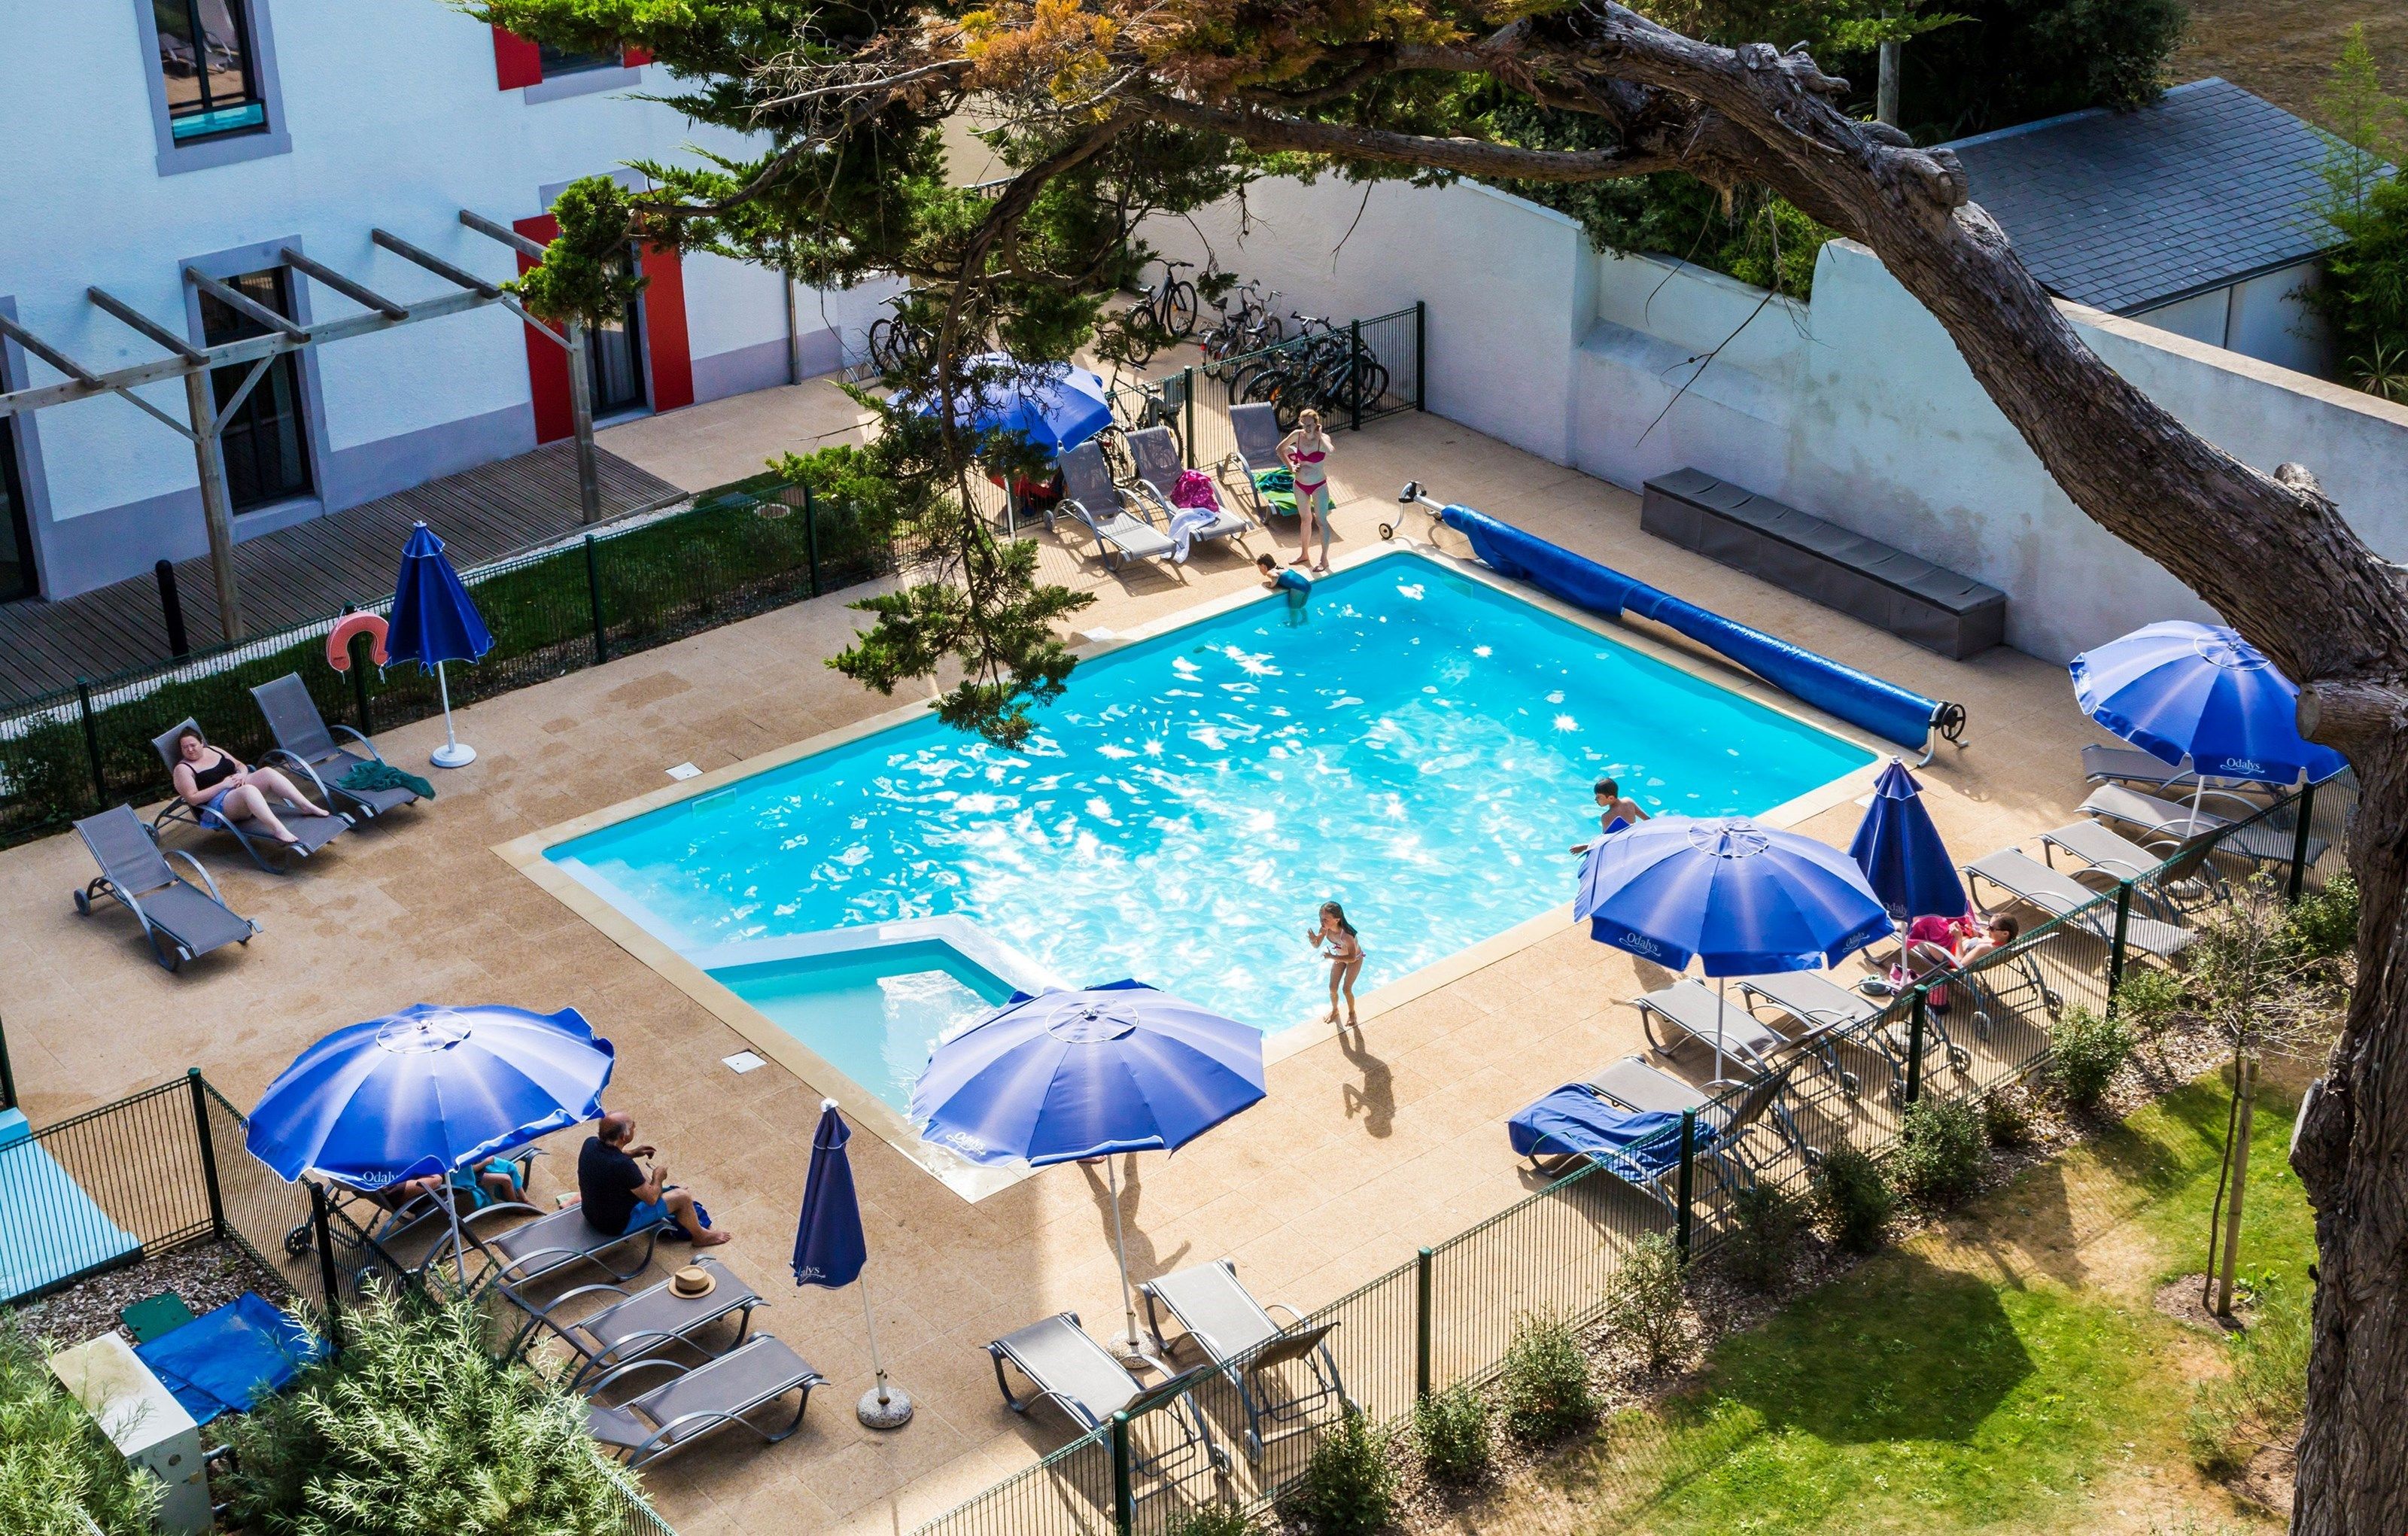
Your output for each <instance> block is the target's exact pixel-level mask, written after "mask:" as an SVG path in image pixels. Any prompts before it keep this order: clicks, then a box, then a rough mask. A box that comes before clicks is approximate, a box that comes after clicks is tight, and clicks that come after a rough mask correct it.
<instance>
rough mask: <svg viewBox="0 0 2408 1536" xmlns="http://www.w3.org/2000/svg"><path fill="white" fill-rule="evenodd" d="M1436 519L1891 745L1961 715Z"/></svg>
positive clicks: (1566, 558) (1506, 535)
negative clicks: (1649, 621) (1650, 621)
mask: <svg viewBox="0 0 2408 1536" xmlns="http://www.w3.org/2000/svg"><path fill="white" fill-rule="evenodd" d="M1438 515H1439V521H1440V522H1441V523H1443V524H1446V525H1447V526H1448V527H1450V528H1454V529H1455V530H1456V531H1458V532H1460V533H1461V534H1463V535H1464V536H1465V537H1466V538H1469V539H1470V540H1471V548H1472V553H1475V554H1477V555H1479V556H1480V558H1481V560H1482V562H1483V563H1484V564H1485V565H1487V566H1488V567H1489V568H1491V569H1492V570H1495V571H1496V572H1497V573H1498V575H1500V576H1510V577H1512V578H1514V579H1515V580H1516V581H1527V582H1529V583H1530V584H1531V585H1532V586H1535V587H1537V588H1538V589H1539V590H1540V591H1541V592H1545V593H1548V594H1550V595H1552V596H1556V597H1560V598H1562V599H1563V600H1564V601H1565V602H1568V603H1571V604H1574V605H1576V606H1578V607H1581V608H1584V609H1587V610H1589V611H1591V612H1593V613H1602V614H1604V615H1606V616H1607V617H1609V618H1620V617H1621V616H1622V614H1623V613H1624V612H1625V611H1628V612H1631V613H1636V614H1637V615H1639V616H1640V617H1641V618H1642V619H1653V620H1654V621H1656V623H1657V624H1662V625H1664V626H1665V627H1666V628H1668V629H1673V630H1677V631H1679V632H1680V633H1681V634H1683V635H1685V636H1687V637H1688V638H1689V639H1693V640H1696V641H1697V642H1698V643H1699V644H1700V645H1703V646H1707V647H1710V648H1711V649H1713V650H1714V651H1716V652H1719V653H1721V654H1723V655H1726V656H1728V657H1729V658H1730V659H1731V660H1733V661H1735V662H1737V663H1739V664H1740V665H1741V666H1742V667H1744V668H1747V669H1748V670H1749V671H1751V672H1754V673H1755V674H1756V676H1758V677H1760V678H1762V679H1764V681H1765V682H1770V683H1771V684H1772V685H1773V686H1774V687H1776V688H1779V689H1781V690H1782V691H1783V692H1785V693H1787V694H1790V695H1792V696H1796V697H1798V698H1800V699H1803V700H1805V701H1806V702H1807V703H1809V704H1812V705H1813V706H1814V707H1815V708H1816V709H1818V710H1822V711H1826V712H1828V713H1829V714H1832V715H1836V716H1837V717H1839V718H1840V719H1842V720H1844V721H1847V722H1848V723H1849V724H1850V725H1860V726H1862V727H1864V728H1865V729H1866V730H1869V731H1871V732H1872V733H1873V734H1874V735H1876V736H1879V737H1881V738H1883V739H1885V740H1890V741H1896V742H1898V743H1899V744H1900V745H1901V746H1908V747H1916V748H1920V747H1922V746H1923V745H1924V744H1925V742H1926V740H1927V739H1928V738H1929V736H1930V734H1931V731H1932V728H1933V727H1934V726H1935V725H1937V726H1940V727H1941V728H1942V734H1944V735H1947V736H1950V737H1951V738H1953V737H1954V736H1955V735H1956V730H1957V722H1960V721H1961V720H1962V718H1963V716H1962V711H1959V710H1957V707H1956V706H1955V705H1945V704H1942V703H1941V702H1940V701H1939V700H1937V699H1931V698H1926V697H1924V696H1922V695H1921V694H1917V693H1911V692H1909V691H1908V690H1906V689H1904V688H1901V687H1899V685H1898V684H1896V683H1894V682H1883V681H1882V680H1881V679H1879V678H1877V677H1873V676H1871V675H1869V674H1867V673H1864V672H1859V671H1857V670H1856V668H1853V667H1843V666H1842V665H1841V664H1840V663H1838V662H1836V661H1833V660H1831V659H1830V658H1829V657H1828V656H1819V655H1816V654H1815V653H1813V652H1812V651H1808V650H1804V649H1802V648H1800V647H1799V646H1795V645H1792V644H1790V643H1789V642H1788V641H1787V640H1783V639H1774V638H1773V637H1772V636H1770V635H1768V634H1766V633H1764V631H1762V630H1760V629H1750V628H1749V627H1748V626H1747V625H1745V624H1736V623H1733V622H1732V621H1731V620H1729V619H1726V618H1724V617H1723V616H1722V615H1720V614H1718V613H1709V612H1707V611H1706V610H1704V609H1702V608H1699V607H1698V606H1697V605H1696V604H1694V603H1687V602H1684V601H1682V600H1681V599H1680V598H1678V597H1675V596H1672V595H1671V594H1670V593H1669V592H1664V591H1661V590H1659V589H1658V588H1656V587H1651V586H1649V585H1648V584H1647V583H1646V582H1644V581H1639V580H1637V579H1636V578H1633V577H1629V576H1625V575H1623V574H1622V573H1621V572H1620V571H1617V570H1610V569H1608V568H1607V567H1604V566H1600V565H1598V563H1597V562H1596V561H1594V560H1590V559H1588V558H1586V557H1584V556H1582V555H1577V554H1574V553H1572V552H1571V551H1570V550H1568V549H1565V548H1563V547H1562V546H1561V545H1558V544H1550V543H1548V542H1547V541H1546V540H1545V539H1543V538H1538V537H1537V536H1536V535H1533V534H1529V533H1526V532H1524V531H1523V530H1522V529H1520V528H1517V527H1514V526H1513V525H1512V524H1510V523H1499V522H1498V521H1497V520H1496V519H1495V518H1493V517H1490V516H1488V515H1487V514H1486V513H1484V512H1479V511H1474V510H1472V509H1470V508H1469V507H1459V506H1448V507H1445V508H1442V509H1441V510H1440V511H1439V514H1438Z"/></svg>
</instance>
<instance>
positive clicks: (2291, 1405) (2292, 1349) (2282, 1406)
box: [2185, 1281, 2311, 1477]
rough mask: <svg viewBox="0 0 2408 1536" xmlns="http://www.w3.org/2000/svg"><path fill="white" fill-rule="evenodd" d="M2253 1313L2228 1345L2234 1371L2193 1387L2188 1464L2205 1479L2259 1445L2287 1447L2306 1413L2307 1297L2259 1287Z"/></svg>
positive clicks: (2227, 1472)
mask: <svg viewBox="0 0 2408 1536" xmlns="http://www.w3.org/2000/svg"><path fill="white" fill-rule="evenodd" d="M2257 1299H2258V1305H2257V1317H2256V1318H2255V1319H2254V1320H2253V1321H2252V1322H2251V1323H2250V1325H2249V1328H2248V1329H2247V1330H2246V1331H2245V1332H2242V1333H2236V1334H2234V1335H2232V1336H2231V1337H2230V1339H2229V1341H2228V1342H2227V1345H2226V1347H2227V1348H2228V1349H2229V1351H2230V1352H2231V1363H2232V1373H2231V1374H2230V1375H2229V1376H2228V1377H2226V1378H2224V1379H2223V1380H2221V1381H2203V1382H2201V1383H2200V1384H2199V1385H2198V1387H2197V1388H2196V1389H2195V1394H2196V1395H2195V1396H2194V1398H2193V1400H2192V1402H2191V1410H2190V1416H2189V1421H2188V1423H2187V1424H2186V1426H2185V1430H2186V1438H2187V1439H2188V1440H2189V1442H2190V1451H2191V1458H2192V1459H2193V1460H2195V1461H2196V1462H2198V1463H2199V1466H2200V1471H2204V1472H2206V1473H2207V1474H2208V1475H2210V1476H2211V1477H2229V1476H2231V1475H2233V1474H2234V1473H2236V1472H2238V1471H2241V1470H2242V1469H2243V1468H2244V1467H2246V1466H2248V1465H2249V1461H2250V1458H2251V1457H2254V1456H2255V1455H2257V1452H2258V1451H2259V1450H2260V1449H2261V1448H2263V1447H2265V1446H2268V1445H2275V1444H2282V1443H2287V1442H2289V1441H2291V1440H2292V1439H2293V1438H2294V1437H2295V1435H2296V1433H2297V1431H2298V1428H2299V1424H2300V1415H2301V1414H2303V1413H2305V1412H2306V1407H2307V1397H2308V1348H2309V1342H2310V1330H2309V1326H2308V1321H2309V1311H2310V1301H2311V1298H2310V1297H2309V1296H2307V1295H2305V1294H2302V1293H2301V1292H2300V1291H2299V1290H2297V1289H2295V1288H2293V1287H2291V1286H2288V1285H2280V1284H2277V1283H2274V1282H2272V1281H2264V1282H2260V1283H2259V1285H2257Z"/></svg>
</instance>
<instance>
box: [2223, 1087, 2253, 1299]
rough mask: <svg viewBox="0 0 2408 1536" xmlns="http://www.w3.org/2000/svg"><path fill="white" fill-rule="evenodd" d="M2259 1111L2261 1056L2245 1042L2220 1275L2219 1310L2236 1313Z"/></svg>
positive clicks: (2235, 1091) (2235, 1090) (2228, 1152)
mask: <svg viewBox="0 0 2408 1536" xmlns="http://www.w3.org/2000/svg"><path fill="white" fill-rule="evenodd" d="M2256 1119H2257V1057H2256V1056H2254V1055H2249V1054H2248V1053H2247V1048H2246V1047H2245V1046H2244V1047H2243V1052H2242V1054H2241V1055H2236V1056H2235V1057H2233V1061H2232V1144H2231V1145H2230V1146H2229V1147H2227V1148H2226V1149H2225V1158H2226V1161H2227V1162H2228V1163H2229V1165H2230V1167H2231V1170H2232V1174H2231V1178H2232V1204H2231V1207H2230V1208H2229V1210H2227V1211H2226V1212H2225V1213H2224V1265H2223V1270H2222V1272H2220V1273H2219V1274H2218V1275H2217V1276H2216V1284H2215V1314H2216V1315H2217V1316H2218V1317H2229V1316H2231V1315H2232V1282H2233V1278H2234V1276H2235V1274H2236V1273H2237V1272H2238V1271H2239V1270H2240V1268H2241V1208H2242V1205H2243V1198H2244V1197H2245V1196H2246V1195H2247V1194H2248V1192H2249V1132H2250V1130H2251V1128H2252V1127H2253V1126H2254V1124H2255V1122H2256Z"/></svg>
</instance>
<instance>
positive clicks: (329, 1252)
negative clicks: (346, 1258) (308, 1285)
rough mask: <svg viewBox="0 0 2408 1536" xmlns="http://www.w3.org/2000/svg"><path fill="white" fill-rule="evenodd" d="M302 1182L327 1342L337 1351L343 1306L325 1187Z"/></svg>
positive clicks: (341, 1331)
mask: <svg viewBox="0 0 2408 1536" xmlns="http://www.w3.org/2000/svg"><path fill="white" fill-rule="evenodd" d="M303 1182H304V1183H306V1184H308V1186H309V1229H310V1231H311V1232H312V1233H314V1234H315V1235H316V1237H317V1239H318V1284H319V1285H321V1286H322V1288H323V1289H324V1292H325V1297H326V1342H329V1343H331V1344H333V1345H334V1346H335V1347H336V1348H337V1350H339V1349H341V1348H342V1347H343V1325H342V1323H341V1321H340V1320H339V1318H340V1313H339V1311H338V1309H339V1308H340V1307H341V1306H342V1304H343V1293H342V1287H341V1285H340V1284H339V1283H338V1282H337V1280H336V1278H335V1234H334V1233H333V1231H332V1230H331V1229H329V1227H328V1226H327V1223H326V1188H325V1185H323V1184H320V1183H319V1182H318V1181H317V1180H315V1179H308V1180H305V1181H303Z"/></svg>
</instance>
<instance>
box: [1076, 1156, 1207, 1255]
mask: <svg viewBox="0 0 2408 1536" xmlns="http://www.w3.org/2000/svg"><path fill="white" fill-rule="evenodd" d="M1121 1156H1122V1157H1123V1158H1124V1161H1123V1162H1122V1164H1121V1234H1122V1236H1123V1237H1124V1238H1125V1241H1126V1242H1127V1244H1128V1273H1129V1284H1130V1285H1137V1284H1138V1283H1139V1282H1140V1281H1144V1280H1152V1279H1153V1278H1154V1276H1156V1275H1160V1274H1168V1273H1169V1272H1170V1270H1172V1269H1173V1268H1175V1267H1176V1266H1177V1265H1178V1263H1179V1261H1180V1260H1181V1259H1183V1258H1184V1257H1186V1256H1187V1249H1188V1244H1186V1243H1184V1242H1183V1243H1181V1244H1180V1245H1179V1246H1178V1247H1176V1248H1174V1249H1172V1250H1171V1251H1170V1253H1169V1254H1168V1256H1163V1255H1159V1254H1156V1253H1155V1252H1154V1240H1153V1239H1152V1238H1150V1237H1148V1236H1146V1235H1145V1229H1144V1228H1143V1227H1140V1226H1138V1224H1137V1208H1138V1202H1139V1200H1140V1199H1141V1198H1142V1195H1143V1190H1142V1188H1141V1186H1140V1180H1139V1176H1138V1168H1139V1166H1140V1160H1139V1158H1138V1156H1137V1154H1136V1153H1133V1152H1131V1153H1124V1154H1121ZM1102 1163H1103V1159H1102V1158H1100V1157H1097V1158H1095V1159H1093V1160H1092V1161H1088V1162H1082V1163H1081V1164H1080V1165H1079V1171H1080V1172H1081V1173H1083V1174H1085V1175H1086V1178H1087V1193H1088V1194H1089V1195H1091V1196H1092V1197H1094V1199H1095V1202H1096V1211H1097V1214H1099V1215H1101V1216H1102V1217H1103V1218H1104V1241H1105V1242H1111V1241H1112V1185H1111V1179H1110V1178H1108V1177H1107V1176H1106V1175H1105V1172H1104V1170H1103V1168H1102V1166H1101V1165H1102Z"/></svg>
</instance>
